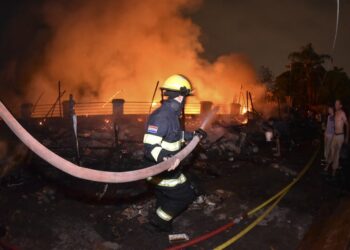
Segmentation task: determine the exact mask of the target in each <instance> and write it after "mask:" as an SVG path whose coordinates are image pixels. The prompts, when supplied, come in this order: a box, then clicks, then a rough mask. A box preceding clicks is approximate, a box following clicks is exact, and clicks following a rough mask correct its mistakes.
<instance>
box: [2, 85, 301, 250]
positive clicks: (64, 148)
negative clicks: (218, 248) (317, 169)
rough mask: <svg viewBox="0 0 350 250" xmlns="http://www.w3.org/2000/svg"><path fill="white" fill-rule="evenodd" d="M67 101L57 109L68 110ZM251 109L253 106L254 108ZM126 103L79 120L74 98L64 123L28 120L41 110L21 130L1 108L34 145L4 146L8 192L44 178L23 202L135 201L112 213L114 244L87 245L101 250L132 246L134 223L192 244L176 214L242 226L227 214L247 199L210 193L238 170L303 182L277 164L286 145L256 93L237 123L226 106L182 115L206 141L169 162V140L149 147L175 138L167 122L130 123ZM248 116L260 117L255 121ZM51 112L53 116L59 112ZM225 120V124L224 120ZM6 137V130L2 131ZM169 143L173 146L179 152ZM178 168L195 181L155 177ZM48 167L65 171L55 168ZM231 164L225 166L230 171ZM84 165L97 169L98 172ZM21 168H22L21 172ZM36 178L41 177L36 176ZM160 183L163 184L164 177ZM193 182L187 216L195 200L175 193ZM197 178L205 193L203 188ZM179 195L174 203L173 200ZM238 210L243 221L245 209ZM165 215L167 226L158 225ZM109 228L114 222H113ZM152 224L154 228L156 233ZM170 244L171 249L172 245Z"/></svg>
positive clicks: (235, 112)
mask: <svg viewBox="0 0 350 250" xmlns="http://www.w3.org/2000/svg"><path fill="white" fill-rule="evenodd" d="M185 80H186V79H185ZM179 90H180V89H179ZM162 91H165V92H166V91H167V93H164V95H167V96H170V97H169V99H171V100H172V98H177V97H178V96H179V94H176V93H175V94H174V93H173V92H172V91H173V89H170V87H169V86H167V88H165V89H163V90H162ZM187 94H189V93H187ZM172 95H173V96H172ZM249 97H250V98H249ZM59 99H60V98H58V99H57V100H58V101H60V100H59ZM169 99H168V101H169ZM249 100H250V106H249V105H248V104H249ZM164 103H165V104H164ZM126 104H127V103H126V102H125V101H124V100H120V99H116V100H112V105H113V109H112V110H113V114H112V115H98V116H93V115H90V116H89V115H78V116H77V113H78V112H79V109H78V107H79V105H78V104H75V102H74V100H73V98H72V96H70V100H69V101H67V102H63V104H62V106H63V118H62V117H52V116H51V117H48V116H45V118H43V117H33V113H32V112H31V111H29V112H28V106H29V108H30V109H31V110H32V108H33V107H32V106H31V105H24V106H23V107H22V108H23V109H24V110H22V119H21V124H20V123H18V122H17V120H16V119H15V118H14V117H13V116H12V115H11V113H10V112H9V111H8V110H7V109H6V107H5V106H4V105H3V104H2V103H0V112H1V118H2V119H3V121H4V122H5V123H6V124H7V125H8V127H10V129H11V130H12V131H13V132H14V134H15V135H16V136H17V137H18V138H19V139H20V140H21V141H22V142H23V143H24V144H25V145H26V146H27V147H25V146H24V145H23V144H22V143H16V145H12V146H11V149H9V148H8V147H9V145H8V144H7V143H6V141H5V140H2V141H1V150H2V151H1V153H2V154H1V159H2V162H3V163H4V167H3V168H2V173H1V177H2V185H3V186H6V187H7V188H13V187H21V186H26V182H29V183H30V182H32V181H33V178H34V181H37V180H38V179H37V178H39V179H40V183H44V184H43V186H41V187H40V188H39V191H38V190H36V192H35V193H34V194H29V195H28V194H23V196H22V198H23V199H28V196H30V195H32V196H35V199H36V200H37V203H38V204H39V205H41V206H42V205H49V204H50V203H52V202H54V201H56V200H57V199H62V198H57V197H58V196H60V194H59V193H60V192H62V193H64V194H65V195H66V196H67V197H73V198H74V199H78V200H85V201H87V202H93V203H94V204H96V205H95V206H96V207H97V206H99V204H101V206H102V204H111V203H112V204H113V203H115V202H117V200H123V201H125V202H124V203H125V204H123V203H122V204H119V208H118V211H119V212H118V213H117V212H113V213H112V214H111V211H110V210H109V211H108V213H109V214H108V216H107V217H108V218H109V219H111V220H112V219H113V220H115V223H113V226H111V228H110V230H111V232H113V233H112V234H113V235H114V236H113V237H112V240H111V241H104V240H103V239H102V238H101V237H100V236H96V237H95V236H94V237H92V236H91V234H94V235H95V234H96V232H95V231H94V230H92V229H91V232H90V236H91V237H90V238H89V239H85V240H86V242H88V243H89V242H90V243H92V242H93V243H94V244H95V246H96V247H95V248H96V249H119V248H120V244H121V243H120V240H121V241H122V242H123V240H122V239H123V238H125V239H128V237H127V236H126V235H125V233H122V232H121V231H120V229H118V228H116V227H118V225H120V226H121V227H124V226H126V224H125V223H126V222H127V221H135V220H136V224H138V225H141V226H142V228H143V229H142V230H143V231H145V230H146V231H150V230H151V231H152V230H154V229H156V230H155V231H166V232H168V233H169V241H170V243H172V244H175V243H178V242H179V241H188V240H189V239H190V238H192V237H193V236H194V232H193V231H192V230H194V229H190V228H189V226H188V225H189V223H191V222H189V221H187V222H186V220H188V218H187V219H181V216H180V217H179V219H176V220H178V221H179V223H178V224H175V230H173V229H172V228H171V224H167V223H166V222H168V221H173V218H172V217H171V216H172V214H173V213H174V215H178V212H176V211H180V210H181V211H183V210H184V209H186V208H187V207H188V210H187V211H188V213H198V212H200V213H202V214H203V215H205V216H215V218H216V221H222V220H226V219H231V220H232V219H234V221H235V222H237V223H238V222H239V221H240V220H242V219H243V217H242V218H241V217H237V218H233V217H231V216H232V215H229V214H228V213H227V212H223V210H225V208H226V209H227V204H226V202H227V201H231V200H235V199H237V197H236V194H235V193H234V192H233V191H232V189H226V188H225V187H227V185H226V186H225V185H223V186H220V185H219V186H217V185H209V186H212V187H209V188H208V187H204V186H205V185H206V184H205V183H206V182H207V181H208V182H209V183H210V182H212V180H215V179H216V178H221V177H224V176H225V175H227V174H228V172H227V171H228V169H230V170H229V171H230V172H232V171H236V169H238V168H240V165H241V164H242V162H245V161H249V162H252V163H254V164H264V165H270V166H271V169H279V170H280V172H281V173H283V175H285V176H292V177H295V176H297V172H296V171H295V170H293V169H292V168H290V167H287V166H285V164H282V165H280V164H279V163H280V162H279V160H278V158H276V157H278V156H280V154H281V152H280V151H281V149H280V141H279V137H277V138H276V137H273V136H271V134H276V131H275V130H276V128H277V127H276V126H275V127H274V126H273V124H272V123H271V121H268V122H264V121H263V120H262V118H261V117H260V116H259V114H258V113H257V112H255V110H254V108H253V102H252V98H251V94H250V93H247V100H246V105H245V107H244V108H243V107H241V105H240V104H232V105H231V114H229V115H225V114H220V113H219V114H216V113H218V110H219V109H218V107H215V108H212V106H213V105H212V103H211V102H202V103H201V105H200V109H199V110H200V114H199V115H182V118H183V119H182V122H183V125H184V126H185V127H186V129H188V130H189V131H196V128H198V127H200V128H201V129H202V130H205V131H206V132H204V131H200V132H198V133H194V134H193V135H194V136H193V138H192V137H191V138H190V140H189V142H188V143H187V145H186V146H185V147H184V148H183V149H182V150H181V151H180V150H179V149H180V148H178V149H176V150H174V152H175V153H171V154H169V156H170V158H168V157H166V156H167V155H165V157H164V159H161V160H158V159H157V157H154V149H157V147H159V146H161V145H163V143H162V141H159V142H157V143H153V142H152V141H147V137H148V138H151V139H156V140H158V137H160V136H163V138H166V137H165V136H166V135H159V136H158V130H160V129H161V126H162V125H163V122H164V120H162V119H161V123H155V124H156V125H157V126H156V125H153V124H150V122H152V115H151V116H150V117H151V118H148V116H147V115H140V114H133V115H127V114H125V105H126ZM103 105H105V104H103ZM163 105H167V101H164V102H163ZM155 106H156V105H154V102H153V100H152V103H151V108H152V107H153V108H155ZM179 107H180V108H181V110H180V111H183V107H181V106H179ZM53 109H55V108H53ZM161 109H162V107H160V108H159V109H157V110H158V111H155V112H154V113H152V114H157V112H160V111H159V110H161ZM247 110H250V111H251V112H249V111H248V112H245V111H247ZM49 112H51V114H52V113H53V111H52V109H50V110H49ZM242 113H244V114H242ZM179 114H180V113H179ZM215 114H216V118H215V120H214V119H213V118H214V116H215ZM156 118H157V117H156ZM147 119H148V123H149V124H148V125H147V126H146V128H147V132H146V136H144V126H145V122H146V121H147ZM201 120H202V121H203V122H202V124H200V121H201ZM153 122H157V121H153ZM174 122H175V124H177V123H178V122H179V121H178V119H177V118H176V120H174ZM2 126H4V124H2ZM22 126H23V127H24V128H23V127H22ZM2 129H3V130H4V129H6V128H5V127H2ZM27 131H29V132H27ZM282 132H283V129H279V135H281V134H282ZM32 135H33V136H32ZM147 135H148V136H147ZM201 139H202V140H201ZM9 140H12V141H13V138H11V139H8V140H7V141H9ZM147 143H148V144H149V145H150V146H151V151H150V155H151V157H154V159H153V160H154V161H153V162H154V163H153V166H150V165H152V164H148V166H150V167H143V166H144V165H145V154H144V152H145V151H144V147H145V144H147ZM171 143H173V142H168V144H169V145H170V144H171ZM168 144H166V146H168V147H169V145H168ZM289 144H290V145H289V147H290V146H291V145H292V144H294V142H293V143H292V142H289ZM166 146H165V147H166ZM261 146H262V147H261ZM28 148H29V149H30V150H28ZM168 149H169V148H168ZM161 150H163V148H162V149H160V151H157V150H156V152H158V154H160V152H162V151H161ZM168 151H170V150H168ZM31 152H34V153H35V154H36V155H38V156H39V157H40V158H42V159H44V161H42V160H39V158H37V157H36V156H35V155H33V154H32V153H31ZM178 161H182V162H183V166H184V168H185V169H187V172H188V173H187V174H186V175H183V173H182V171H180V172H179V173H178V174H177V175H176V176H175V178H173V179H170V178H169V177H168V178H164V179H162V178H160V179H159V178H156V177H154V176H159V174H160V173H162V172H164V171H165V173H166V174H168V173H171V171H170V172H169V171H167V170H168V169H169V168H174V169H176V168H177V165H178ZM46 162H48V163H49V164H50V165H52V166H54V167H56V168H57V169H59V170H61V171H58V170H55V169H54V168H52V167H48V164H47V163H46ZM75 163H76V164H75ZM21 165H22V166H23V165H31V166H32V169H30V171H28V169H23V168H21V167H20V166H21ZM221 165H223V166H225V167H221ZM81 166H89V168H85V167H81ZM16 167H17V169H15V168H16ZM14 169H15V171H14ZM11 171H12V172H13V173H14V174H13V173H11ZM33 171H34V173H35V174H34V175H35V177H33ZM25 172H26V173H25ZM28 172H30V174H28ZM67 174H68V175H67ZM26 175H27V176H26ZM28 175H30V176H31V177H29V176H28ZM230 175H231V174H229V175H228V176H230ZM70 176H74V177H78V178H79V179H85V180H88V181H93V182H87V181H83V180H79V179H76V178H74V177H70ZM160 176H161V177H162V175H160ZM185 176H186V177H185ZM151 178H152V179H153V180H151V182H150V183H152V181H155V184H153V185H163V186H162V188H161V189H159V190H157V189H156V200H155V199H154V198H153V197H150V196H149V192H148V190H149V184H146V182H144V181H142V180H143V179H151ZM182 178H184V179H182ZM187 179H189V180H191V182H189V183H190V186H189V187H190V189H191V190H192V192H194V193H193V197H192V198H190V200H189V201H186V202H185V203H182V205H180V206H179V208H178V207H176V206H178V205H177V204H178V202H179V199H180V200H181V199H187V198H188V191H186V194H185V195H183V194H181V193H176V192H175V193H174V190H176V189H174V187H176V186H177V185H180V186H183V183H186V181H187ZM196 179H197V181H198V182H199V183H201V185H196V184H195V183H196ZM192 180H194V181H192ZM203 180H204V182H203ZM226 181H227V180H226ZM118 183H119V184H118ZM174 183H175V184H174ZM167 188H169V189H167ZM206 189H208V190H206ZM60 190H61V191H60ZM157 192H162V193H163V195H159V194H158V195H157ZM167 196H169V197H170V198H169V197H167ZM172 196H173V197H174V198H171V197H172ZM165 197H167V199H168V200H166V202H164V199H165ZM174 200H175V201H176V202H175V203H174V204H175V205H174V207H171V206H169V204H172V201H174ZM163 206H164V207H165V208H167V209H170V212H167V210H165V211H164V210H163V209H162V207H163ZM228 208H232V206H231V205H230V206H228ZM172 209H173V210H172ZM240 209H243V210H246V209H247V207H246V205H241V207H240ZM172 211H174V212H172ZM234 211H237V212H238V210H237V207H236V208H235V209H234ZM100 216H102V215H101V214H98V215H96V214H95V212H94V211H92V210H91V209H90V212H89V217H90V218H91V219H94V218H95V217H100ZM155 216H158V217H159V218H156V219H154V218H155ZM108 224H111V223H110V222H108ZM216 224H217V223H216ZM148 225H152V229H150V228H149V227H148ZM181 225H182V226H181ZM232 225H233V224H232ZM232 225H231V224H230V225H229V226H232ZM66 226H67V225H64V226H63V227H66ZM304 226H305V225H304ZM87 227H89V226H87ZM225 228H228V227H225ZM87 230H89V229H87ZM104 230H105V229H104ZM130 230H132V229H130ZM184 230H186V231H184ZM92 232H93V233H92ZM152 232H154V231H152ZM171 232H181V234H171ZM217 232H219V231H217ZM4 233H6V230H4ZM63 234H64V233H63ZM117 236H118V237H117ZM211 236H212V235H210V237H211ZM60 237H63V238H64V239H66V240H65V241H66V242H65V243H62V244H63V245H61V246H62V247H63V248H67V249H68V248H69V249H70V248H74V247H73V245H74V243H72V242H71V240H70V239H68V238H69V237H68V236H67V235H65V236H62V232H61V236H60ZM77 237H79V236H77ZM208 237H209V236H208ZM116 241H117V242H118V243H117V242H116ZM96 242H97V243H96ZM190 242H191V241H190ZM128 243H129V241H128V242H127V240H126V241H124V242H123V246H124V247H126V246H128ZM65 244H66V245H65ZM96 244H97V245H96ZM162 244H163V245H166V243H164V242H163V243H162ZM146 245H147V244H146ZM174 249H177V248H174Z"/></svg>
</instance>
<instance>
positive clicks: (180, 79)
mask: <svg viewBox="0 0 350 250" xmlns="http://www.w3.org/2000/svg"><path fill="white" fill-rule="evenodd" d="M160 89H162V90H169V91H177V92H180V93H181V95H190V94H191V92H192V85H191V82H190V80H188V79H187V78H186V77H185V76H183V75H180V74H176V75H172V76H170V77H168V78H167V79H166V80H165V82H164V83H163V86H161V87H160Z"/></svg>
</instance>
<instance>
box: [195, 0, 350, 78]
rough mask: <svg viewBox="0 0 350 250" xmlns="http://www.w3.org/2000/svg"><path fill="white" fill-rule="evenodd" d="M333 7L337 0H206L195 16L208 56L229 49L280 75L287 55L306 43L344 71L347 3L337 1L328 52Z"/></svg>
mask: <svg viewBox="0 0 350 250" xmlns="http://www.w3.org/2000/svg"><path fill="white" fill-rule="evenodd" d="M336 6H337V2H336V0H293V1H291V0H289V1H287V0H265V1H260V0H245V1H230V0H216V1H213V0H206V1H204V4H203V5H202V8H201V9H200V10H199V11H198V12H197V13H196V14H195V15H194V21H195V22H196V23H198V24H199V25H200V26H201V27H202V31H203V37H202V40H203V43H204V46H205V48H206V56H207V57H208V58H210V59H212V58H215V57H216V56H217V55H219V54H223V53H227V52H231V51H234V52H238V53H243V54H246V55H247V56H248V57H249V58H250V59H251V61H252V62H253V64H254V65H255V66H257V67H259V66H261V65H265V66H268V67H270V68H271V69H272V71H273V72H274V73H275V74H279V73H280V72H281V71H282V70H284V69H285V65H286V64H287V63H288V62H287V56H288V54H289V53H290V52H291V51H295V50H297V49H299V48H300V47H301V46H303V45H306V43H308V42H311V43H313V45H314V47H315V49H316V51H318V52H319V53H325V54H331V55H332V56H333V58H334V64H335V65H337V66H339V67H343V68H344V70H345V71H346V72H347V73H349V72H350V61H349V44H350V33H349V30H350V2H349V1H341V0H340V20H339V30H338V39H337V43H336V47H335V50H334V51H333V52H332V44H333V38H334V33H335V21H336Z"/></svg>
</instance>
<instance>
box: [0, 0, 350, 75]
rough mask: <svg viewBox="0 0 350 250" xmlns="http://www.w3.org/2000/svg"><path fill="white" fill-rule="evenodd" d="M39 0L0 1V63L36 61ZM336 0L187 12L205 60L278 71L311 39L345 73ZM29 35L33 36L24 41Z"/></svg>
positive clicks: (206, 3) (213, 6) (346, 36)
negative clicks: (239, 60)
mask: <svg viewBox="0 0 350 250" xmlns="http://www.w3.org/2000/svg"><path fill="white" fill-rule="evenodd" d="M64 1H65V0H64ZM43 2H45V1H44V0H26V1H24V0H22V1H20V0H12V1H10V0H8V1H2V3H1V4H0V38H1V41H0V50H1V55H0V66H1V67H2V65H3V64H2V63H1V62H4V61H8V60H7V59H8V58H5V57H13V55H14V54H15V55H16V56H15V57H16V58H17V59H21V58H31V60H30V61H28V64H30V65H35V64H40V56H38V55H40V54H41V53H42V50H43V49H44V48H45V41H47V40H48V39H49V37H50V31H49V30H47V29H46V27H44V26H41V25H42V24H41V23H40V19H41V17H40V14H37V13H40V12H39V11H38V8H36V6H39V5H40V4H41V3H43ZM336 3H337V2H336V0H288V1H287V0H264V1H262V0H244V1H242V0H203V4H202V6H201V7H200V9H199V10H198V11H197V12H195V13H194V14H192V15H191V17H192V19H193V21H194V22H195V23H197V24H198V25H199V26H200V27H201V29H202V37H201V40H202V42H203V44H204V48H205V53H204V56H205V57H207V58H209V59H210V60H213V59H215V58H216V57H217V56H220V55H222V54H227V53H231V52H233V53H242V54H245V55H247V56H248V58H249V59H250V60H251V62H252V63H253V64H254V65H255V66H256V67H257V68H258V67H260V66H261V65H264V66H268V67H270V68H271V69H272V71H273V72H274V74H275V75H278V74H279V73H281V72H282V71H283V70H284V69H285V65H286V64H287V63H288V61H287V56H288V54H289V53H290V52H291V51H295V50H298V49H299V48H300V47H301V46H303V45H306V44H307V43H309V42H311V43H313V44H314V47H315V49H316V51H318V52H320V53H328V54H331V55H332V56H333V57H334V64H335V65H337V66H339V67H343V68H344V69H345V71H346V72H347V73H350V61H349V60H348V56H349V54H350V53H349V48H348V46H349V44H350V33H349V30H350V1H345V0H340V3H341V7H340V25H339V32H338V39H337V43H336V47H335V50H334V51H331V47H332V43H333V37H334V32H335V20H336ZM23 17H24V18H23ZM29 20H30V21H29ZM10 21H11V22H10ZM9 23H10V25H9ZM14 25H15V28H14ZM8 26H10V27H8ZM8 29H11V30H12V31H14V30H20V33H22V37H26V38H25V39H23V38H19V39H14V38H16V35H14V34H13V32H12V33H11V34H12V35H11V37H4V34H6V35H7V36H8V33H6V30H8ZM23 33H25V35H23ZM26 33H27V34H26ZM32 33H35V35H34V34H33V35H31V34H32ZM1 35H2V36H1ZM30 38H34V39H36V40H37V41H36V42H35V43H30V42H28V41H26V39H30ZM33 44H34V45H33ZM31 46H34V47H31ZM36 57H38V58H37V59H36ZM33 58H34V62H33ZM17 61H21V62H22V63H24V64H25V63H26V61H25V60H17ZM33 67H34V66H33ZM23 68H28V67H23ZM17 75H22V74H21V73H20V72H19V73H18V74H17ZM25 80H26V79H23V81H25Z"/></svg>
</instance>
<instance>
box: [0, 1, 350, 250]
mask: <svg viewBox="0 0 350 250" xmlns="http://www.w3.org/2000/svg"><path fill="white" fill-rule="evenodd" d="M224 2H225V1H223V3H222V4H223V5H224V6H227V8H232V6H231V5H230V4H228V3H224ZM206 4H208V3H207V1H206V0H204V1H200V0H174V1H157V0H147V1H137V0H131V1H129V0H119V1H112V0H107V1H103V2H97V1H92V0H88V1H80V0H73V1H50V0H47V1H38V2H34V1H28V2H25V3H24V2H23V3H18V4H14V3H13V4H9V5H6V7H7V9H8V10H9V12H8V14H6V15H4V25H2V26H1V29H2V30H1V34H2V35H3V36H4V37H6V38H7V39H5V40H3V41H2V42H1V50H3V51H4V53H3V56H1V58H0V66H1V67H0V80H1V83H2V84H1V85H0V90H1V93H0V98H1V104H4V106H2V105H1V107H0V108H1V110H0V111H1V112H0V117H1V118H0V131H1V132H0V135H1V136H0V163H1V167H0V249H106V250H107V249H192V248H193V249H213V248H216V249H223V248H226V247H228V249H231V248H232V247H234V248H237V249H323V248H322V247H323V246H324V245H325V244H324V242H328V244H330V245H332V247H334V249H341V247H345V246H348V243H349V235H348V234H347V232H349V230H348V229H349V226H350V223H349V221H348V219H347V218H348V216H347V215H348V212H349V204H350V203H349V198H348V195H349V184H348V178H349V158H348V153H349V152H348V151H349V150H348V147H347V146H346V145H345V144H344V146H343V148H342V150H341V154H340V165H341V167H342V168H341V169H339V170H337V174H336V175H335V176H331V175H329V174H328V173H324V172H323V171H322V168H320V167H319V166H320V164H321V158H322V157H323V154H322V153H321V151H322V150H323V144H324V143H323V133H324V132H323V131H324V129H325V127H326V125H327V116H326V115H327V111H326V110H327V105H328V106H329V103H330V102H334V101H335V100H336V99H341V100H342V103H343V109H344V111H345V113H346V114H347V108H348V107H349V103H348V102H347V101H346V97H347V96H348V95H349V94H350V87H349V86H350V80H349V78H348V76H347V74H346V71H344V70H343V69H341V68H337V67H333V66H332V67H329V66H328V65H327V62H328V60H330V58H332V57H334V54H332V55H329V56H328V55H327V54H324V53H323V51H321V50H319V47H315V46H314V45H313V44H311V43H309V44H308V43H307V42H308V41H304V40H303V42H304V44H307V45H306V46H302V47H300V45H298V46H297V47H295V48H294V49H295V50H297V51H296V52H291V53H290V54H289V55H288V54H286V55H285V58H288V60H289V62H288V63H289V64H288V65H287V70H286V71H284V72H282V73H280V74H279V73H277V72H276V73H275V72H274V73H273V72H272V71H271V70H270V69H269V68H268V67H266V66H263V67H261V68H260V69H257V67H256V63H255V59H254V56H252V55H247V53H243V52H242V50H240V49H234V48H232V49H230V51H229V52H227V53H221V54H218V55H216V56H215V57H214V58H213V57H211V58H210V59H209V57H208V56H207V54H206V52H207V51H206V46H205V44H206V43H205V41H206V39H209V38H208V36H209V34H207V33H206V32H205V31H204V30H203V28H202V26H201V25H200V23H197V22H196V21H195V20H196V19H195V18H194V17H193V16H194V15H195V13H197V12H198V11H200V10H201V8H204V7H205V6H206ZM230 11H232V12H234V9H233V8H232V10H231V9H230ZM212 21H213V22H215V20H212ZM218 29H219V27H218ZM210 39H212V40H215V37H211V38H210ZM299 47H300V49H299ZM243 50H244V49H243ZM321 52H322V53H321ZM325 53H327V51H326V52H325ZM300 55H302V56H300ZM284 63H285V62H278V64H281V65H282V64H284ZM266 65H269V62H266ZM174 74H181V75H184V76H186V77H187V78H188V79H189V81H190V82H191V84H192V87H193V89H194V91H193V95H191V96H189V97H188V98H187V99H186V105H185V107H184V109H183V112H182V115H181V116H180V123H181V126H182V127H183V128H184V129H185V130H186V131H196V130H197V129H198V128H199V127H200V126H201V124H202V122H203V120H205V119H206V117H207V116H208V114H211V112H214V111H213V110H215V113H216V115H215V119H213V120H210V124H209V126H208V127H205V131H206V133H207V137H206V138H205V139H203V140H201V141H200V142H199V143H198V145H196V147H195V149H194V150H193V151H192V152H191V153H190V154H189V155H188V156H187V157H186V158H185V159H184V160H183V161H182V167H183V171H184V173H185V175H186V177H187V179H189V180H191V183H192V185H193V188H194V189H195V190H196V198H195V200H194V202H193V203H191V205H190V206H189V207H188V208H187V209H186V211H184V212H183V213H182V214H181V215H180V216H178V217H177V218H175V219H174V221H173V228H172V231H171V232H155V231H152V230H149V228H148V226H147V225H148V224H149V222H150V216H151V214H152V213H153V212H154V210H155V209H156V208H157V206H158V205H157V201H156V199H155V196H154V193H153V188H152V185H150V183H148V182H147V181H146V180H144V179H142V180H137V181H133V182H126V183H118V181H116V183H108V182H107V183H103V182H96V181H89V180H84V179H83V178H77V177H73V176H71V175H69V174H68V173H67V172H65V171H61V170H60V168H59V167H58V168H56V167H54V166H53V165H54V164H53V165H51V164H50V163H48V162H47V161H46V160H45V159H43V157H39V156H38V155H37V152H36V151H35V148H33V147H31V144H30V142H29V140H28V141H27V140H24V141H23V142H22V141H21V140H20V139H19V138H18V137H17V136H16V130H14V129H13V128H14V125H13V120H11V119H12V118H11V115H9V114H8V113H7V111H6V109H8V110H10V112H11V114H12V115H13V116H14V117H15V119H16V120H17V121H18V122H19V124H20V126H22V127H23V128H24V129H25V130H26V131H28V132H29V134H30V135H32V136H33V137H34V138H35V139H36V140H37V141H38V142H39V143H40V144H42V145H43V146H44V147H46V148H47V149H49V150H51V151H52V152H53V153H55V154H57V155H58V156H60V157H62V158H64V159H66V160H68V161H70V162H71V163H73V164H75V165H77V166H84V167H86V168H88V169H92V170H98V171H108V172H120V173H123V172H129V171H139V170H140V169H143V168H146V167H149V165H147V164H148V163H147V162H146V161H145V148H144V134H145V131H146V124H147V121H148V119H149V117H150V114H151V113H152V112H154V111H155V110H157V109H158V108H159V107H160V106H161V105H162V103H164V96H163V94H162V92H161V91H160V90H159V87H161V86H162V85H163V84H164V82H165V81H166V79H167V78H168V77H169V76H171V75H174ZM334 86H336V87H334ZM311 97H312V98H311ZM18 131H22V130H21V128H20V129H19V130H18ZM18 131H17V132H18ZM345 131H346V130H344V132H345ZM186 145H188V143H187V144H186ZM186 145H184V146H186ZM133 173H136V172H133ZM271 197H272V198H271ZM270 198H271V199H270ZM266 202H267V203H266ZM336 215H337V216H338V217H339V218H340V219H334V218H335V217H336ZM324 218H325V219H324ZM321 221H322V222H321ZM251 223H253V224H254V223H255V225H254V226H253V227H252V230H251V231H249V233H247V234H245V235H244V236H243V235H242V236H239V237H238V236H237V239H236V238H235V235H239V233H240V232H242V231H243V230H245V229H246V228H247V227H248V226H249V225H250V224H251ZM322 228H323V229H322ZM321 229H322V230H321ZM330 231H333V232H336V233H335V234H334V235H332V234H330V233H329V232H330ZM319 235H322V240H320V239H317V240H315V237H316V236H319ZM339 235H340V236H341V237H340V236H339ZM338 236H339V237H340V238H339V237H338ZM232 237H234V238H232ZM337 237H338V238H337ZM336 238H337V239H341V240H335V239H336ZM229 239H233V240H234V242H230V245H225V246H224V244H225V242H227V240H229ZM223 243H224V244H223ZM233 243H234V245H231V244H233ZM227 244H228V243H227ZM337 247H338V248H337Z"/></svg>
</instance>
